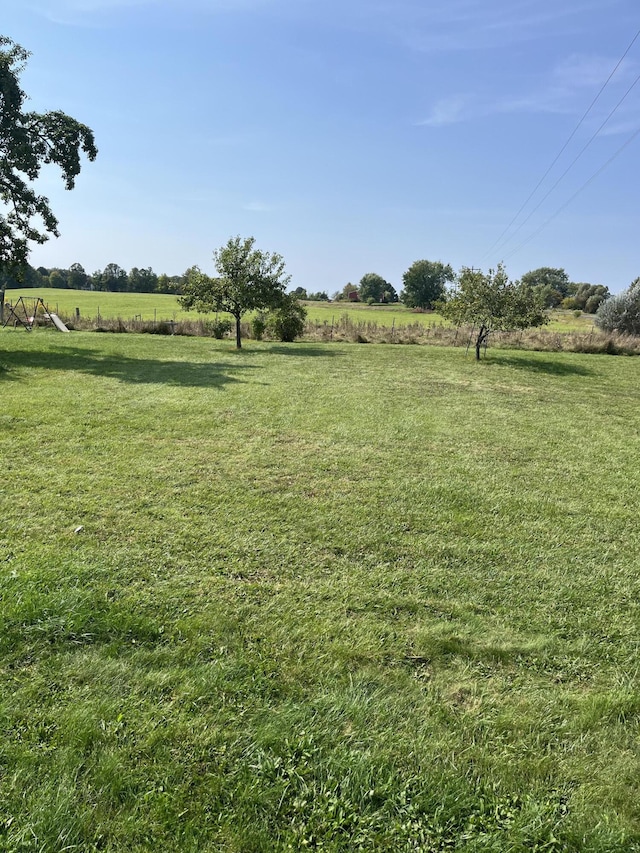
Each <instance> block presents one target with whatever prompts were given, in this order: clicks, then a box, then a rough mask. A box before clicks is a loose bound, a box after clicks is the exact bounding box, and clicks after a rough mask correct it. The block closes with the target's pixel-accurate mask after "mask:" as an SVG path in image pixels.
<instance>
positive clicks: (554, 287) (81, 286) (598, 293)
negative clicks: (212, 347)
mask: <svg viewBox="0 0 640 853" xmlns="http://www.w3.org/2000/svg"><path fill="white" fill-rule="evenodd" d="M188 275H189V270H187V271H186V272H185V273H184V274H183V275H172V276H169V275H166V274H164V273H161V274H157V273H155V272H154V271H153V270H152V269H151V267H146V268H140V267H133V269H131V270H129V272H127V271H126V270H125V269H123V268H122V267H121V266H119V265H118V264H116V263H111V264H107V266H106V267H105V268H104V269H103V270H96V271H95V272H93V273H87V272H86V271H85V269H84V267H83V266H82V265H81V264H79V263H75V264H71V266H70V267H69V269H62V268H59V267H51V268H47V267H37V268H36V267H32V266H31V265H30V264H27V265H26V266H25V267H23V269H22V274H21V278H20V280H19V279H18V277H17V275H14V274H13V273H11V272H9V271H8V270H2V271H0V289H3V288H4V289H7V288H13V287H31V288H36V287H40V288H42V287H55V288H69V289H71V290H97V291H109V292H117V293H167V294H174V295H176V296H181V295H182V294H183V293H184V288H185V285H186V283H187V281H188ZM457 277H458V276H457V275H456V273H455V272H454V271H453V269H452V267H451V266H450V265H449V264H444V263H442V262H441V261H428V260H418V261H415V262H414V263H413V264H411V266H410V267H409V269H408V270H407V271H406V272H405V273H404V274H403V276H402V284H403V287H402V289H401V290H400V293H398V292H397V291H396V288H395V287H394V286H393V285H392V284H391V283H390V282H388V281H386V279H385V278H384V277H383V276H381V275H379V274H378V273H375V272H368V273H365V274H364V275H363V276H362V278H361V279H360V281H359V282H358V284H352V283H351V282H347V284H345V285H344V287H343V288H342V289H341V290H338V291H336V292H335V293H333V294H332V296H331V299H332V300H333V301H336V302H340V301H345V302H363V303H366V304H369V305H373V304H381V305H384V304H392V303H396V302H402V303H403V304H404V305H406V306H407V307H408V308H413V309H416V310H424V311H429V310H432V309H433V307H434V305H435V303H436V302H440V301H442V300H443V299H444V297H445V294H446V291H447V288H448V287H450V286H451V285H452V284H453V283H454V282H455V281H456V280H457ZM521 282H522V284H523V285H525V286H526V287H527V288H528V289H529V291H530V292H531V293H532V294H534V295H535V296H536V299H537V297H538V296H540V297H541V299H542V303H543V305H544V306H545V307H546V308H563V309H565V310H579V311H584V312H585V313H587V314H595V313H596V311H598V309H599V308H600V306H601V305H602V304H603V303H604V302H605V301H606V300H608V299H609V298H610V296H611V294H610V293H609V289H608V288H607V287H606V286H605V285H603V284H588V283H586V282H572V281H570V280H569V276H568V275H567V273H566V271H565V270H564V269H562V268H554V267H540V268H539V269H536V270H531V271H530V272H527V273H525V274H524V275H523V276H522V279H521ZM292 293H293V295H294V296H295V297H296V298H297V299H299V300H307V301H316V302H328V301H330V298H329V295H328V292H327V291H318V292H312V291H307V290H306V289H305V288H304V287H296V288H295V290H293V291H292Z"/></svg>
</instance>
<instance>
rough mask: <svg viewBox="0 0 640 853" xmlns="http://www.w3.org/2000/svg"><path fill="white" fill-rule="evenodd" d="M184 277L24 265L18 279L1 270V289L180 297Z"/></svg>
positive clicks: (74, 266) (118, 269) (143, 271)
mask: <svg viewBox="0 0 640 853" xmlns="http://www.w3.org/2000/svg"><path fill="white" fill-rule="evenodd" d="M185 281H186V279H185V276H184V275H171V276H170V275H165V274H164V273H161V274H160V275H158V274H157V273H155V272H154V271H153V270H152V269H151V267H147V268H146V269H145V268H142V269H141V268H139V267H133V269H131V270H130V271H129V272H127V271H126V270H125V269H123V268H122V267H121V266H119V265H118V264H107V266H106V267H105V268H104V269H103V270H96V271H95V272H93V273H87V272H86V270H85V269H84V267H83V266H82V264H78V263H76V264H71V266H70V267H69V269H62V268H60V267H51V268H47V267H32V266H31V264H26V266H23V267H22V269H21V273H20V277H18V275H14V274H12V273H11V272H9V271H8V270H0V289H8V288H13V287H32V288H35V287H38V288H42V287H56V288H63V289H70V290H101V291H109V292H113V293H170V294H176V295H180V294H181V293H182V290H183V288H184V284H185Z"/></svg>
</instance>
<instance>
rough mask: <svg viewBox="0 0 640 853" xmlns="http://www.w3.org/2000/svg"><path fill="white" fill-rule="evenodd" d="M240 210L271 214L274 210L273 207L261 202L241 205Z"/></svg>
mask: <svg viewBox="0 0 640 853" xmlns="http://www.w3.org/2000/svg"><path fill="white" fill-rule="evenodd" d="M242 209H243V210H248V211H250V212H252V213H271V212H273V211H274V210H275V207H273V205H271V204H266V203H265V202H263V201H249V202H247V203H246V204H243V205H242Z"/></svg>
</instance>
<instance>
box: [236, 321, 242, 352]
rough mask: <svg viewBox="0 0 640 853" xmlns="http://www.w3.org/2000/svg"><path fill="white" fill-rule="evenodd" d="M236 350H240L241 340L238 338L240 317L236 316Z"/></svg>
mask: <svg viewBox="0 0 640 853" xmlns="http://www.w3.org/2000/svg"><path fill="white" fill-rule="evenodd" d="M236 349H242V339H241V337H240V317H239V316H236Z"/></svg>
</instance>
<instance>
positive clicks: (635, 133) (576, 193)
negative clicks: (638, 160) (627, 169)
mask: <svg viewBox="0 0 640 853" xmlns="http://www.w3.org/2000/svg"><path fill="white" fill-rule="evenodd" d="M639 135H640V127H639V128H638V129H637V130H635V131H634V132H633V133H632V134H631V136H630V137H629V138H628V139H627V141H626V142H625V143H624V144H623V145H621V146H620V148H618V150H617V151H616V152H615V153H614V154H613V155H612V156H611V157H609V159H608V160H607V161H606V163H603V165H602V166H600V168H599V169H598V170H597V171H596V172H594V173H593V175H591V177H590V178H589V179H588V180H587V181H585V182H584V184H582V186H581V187H579V188H578V189H577V190H576V191H575V192H574V194H573V195H572V196H571V198H570V199H568V200H567V201H566V202H565V203H564V204H563V205H562V206H561V207H559V208H558V209H557V210H556V212H555V213H554V214H552V215H551V216H550V217H549V218H548V219H547V220H545V222H543V223H542V225H540V227H539V228H538V229H537V230H536V231H534V232H533V234H531V235H530V236H529V237H527V239H526V240H523V241H522V243H520V245H519V246H516V248H515V249H512V250H511V252H509V253H508V254H507V255H506V257H505V260H507V259H508V258H510V257H512V256H513V255H515V254H517V252H519V251H520V249H522V248H523V247H524V246H526V245H527V243H530V242H531V241H532V240H533V239H534V238H535V237H537V236H538V234H539V233H540V232H541V231H543V230H544V229H545V228H546V227H547V225H549V224H550V223H551V222H553V220H554V219H555V218H556V216H559V214H561V213H562V211H563V210H565V208H567V207H569V205H570V204H571V202H572V201H573V200H574V199H575V198H577V197H578V196H579V195H580V193H581V192H582V191H583V190H585V189H586V188H587V187H588V186H589V184H591V183H592V182H593V181H595V179H596V178H597V177H598V176H599V175H601V174H602V172H604V170H605V169H606V168H607V167H608V166H609V165H610V164H611V163H613V161H614V160H615V159H616V157H618V156H619V155H620V154H622V152H623V151H624V149H625V148H626V147H627V145H630V144H631V143H632V142H633V140H634V139H635V138H636V137H637V136H639Z"/></svg>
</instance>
